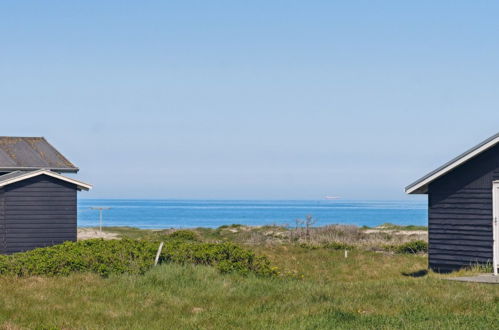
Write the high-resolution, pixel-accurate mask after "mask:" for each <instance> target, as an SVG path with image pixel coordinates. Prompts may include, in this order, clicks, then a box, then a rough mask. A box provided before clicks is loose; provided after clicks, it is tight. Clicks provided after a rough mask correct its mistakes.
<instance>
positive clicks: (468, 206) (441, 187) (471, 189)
mask: <svg viewBox="0 0 499 330" xmlns="http://www.w3.org/2000/svg"><path fill="white" fill-rule="evenodd" d="M494 180H499V145H497V146H495V147H493V148H491V149H489V150H488V151H486V152H484V153H482V154H480V155H479V156H477V157H475V158H474V159H471V160H470V161H468V162H467V163H465V164H463V165H461V166H459V167H458V168H456V169H454V170H453V171H451V172H449V173H447V174H446V175H444V176H442V177H441V178H439V179H437V180H435V181H434V182H432V183H431V184H430V186H429V190H428V216H429V219H428V229H429V230H428V233H429V237H428V239H429V266H430V268H432V269H434V270H437V271H451V270H455V269H459V268H462V267H465V266H469V265H472V264H477V263H479V264H485V263H490V262H492V257H493V256H492V246H493V241H492V182H493V181H494Z"/></svg>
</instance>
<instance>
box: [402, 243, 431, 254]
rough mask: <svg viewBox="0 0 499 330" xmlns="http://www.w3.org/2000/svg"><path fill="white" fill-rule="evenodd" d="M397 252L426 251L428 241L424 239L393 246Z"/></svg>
mask: <svg viewBox="0 0 499 330" xmlns="http://www.w3.org/2000/svg"><path fill="white" fill-rule="evenodd" d="M395 252H397V253H420V252H425V253H426V252H428V243H426V242H425V241H412V242H407V243H404V244H402V245H399V246H396V247H395Z"/></svg>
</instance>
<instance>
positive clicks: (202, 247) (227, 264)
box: [161, 241, 277, 276]
mask: <svg viewBox="0 0 499 330" xmlns="http://www.w3.org/2000/svg"><path fill="white" fill-rule="evenodd" d="M161 260H162V261H165V262H175V263H191V264H201V265H211V266H215V267H216V268H217V269H218V270H220V271H221V272H222V273H230V272H237V273H241V274H248V273H250V272H251V273H255V274H257V275H263V276H272V275H277V269H276V268H274V267H271V265H270V261H269V260H268V259H267V258H266V257H262V256H256V255H255V253H254V252H252V251H250V250H247V249H243V248H241V247H239V246H237V245H235V244H233V243H198V244H192V243H187V242H181V241H171V242H166V243H165V245H164V247H163V252H162V253H161Z"/></svg>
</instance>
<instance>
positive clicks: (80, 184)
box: [0, 169, 92, 191]
mask: <svg viewBox="0 0 499 330" xmlns="http://www.w3.org/2000/svg"><path fill="white" fill-rule="evenodd" d="M39 175H48V176H50V177H53V178H56V179H59V180H62V181H66V182H69V183H72V184H74V185H76V186H77V187H78V189H79V190H87V191H88V190H90V189H92V185H91V184H88V183H84V182H81V181H78V180H75V179H71V178H68V177H67V176H64V175H61V174H59V173H56V172H52V171H50V170H46V169H41V170H37V171H31V172H26V173H25V174H23V175H19V176H16V177H14V178H12V179H7V180H5V181H0V187H4V186H7V185H9V184H13V183H15V182H19V181H23V180H26V179H29V178H33V177H35V176H39Z"/></svg>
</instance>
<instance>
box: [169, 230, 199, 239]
mask: <svg viewBox="0 0 499 330" xmlns="http://www.w3.org/2000/svg"><path fill="white" fill-rule="evenodd" d="M168 238H171V239H178V240H184V241H199V237H198V235H197V234H196V233H195V232H193V231H192V230H176V231H174V232H173V233H171V234H170V235H168Z"/></svg>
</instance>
